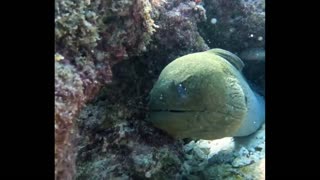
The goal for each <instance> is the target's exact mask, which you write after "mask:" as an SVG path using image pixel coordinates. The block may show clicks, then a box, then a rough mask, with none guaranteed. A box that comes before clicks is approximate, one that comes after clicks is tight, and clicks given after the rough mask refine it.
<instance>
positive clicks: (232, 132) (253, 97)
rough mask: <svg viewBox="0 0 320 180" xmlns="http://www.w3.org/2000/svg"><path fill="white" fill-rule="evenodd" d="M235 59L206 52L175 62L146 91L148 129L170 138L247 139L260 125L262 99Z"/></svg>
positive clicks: (222, 53)
mask: <svg viewBox="0 0 320 180" xmlns="http://www.w3.org/2000/svg"><path fill="white" fill-rule="evenodd" d="M243 67H244V63H243V62H242V61H241V59H240V58H239V57H237V56H236V55H235V54H233V53H231V52H229V51H226V50H223V49H211V50H208V51H205V52H199V53H193V54H188V55H185V56H182V57H180V58H177V59H175V60H174V61H172V62H171V63H170V64H168V65H167V66H166V67H165V68H164V69H163V70H162V72H161V73H160V76H159V78H158V80H157V82H156V83H155V85H154V87H153V88H152V90H151V91H150V101H149V108H150V110H151V112H150V118H149V119H148V120H149V121H151V122H152V124H153V125H154V126H155V127H157V128H160V129H162V130H164V131H166V132H167V133H168V134H170V135H171V136H173V137H175V138H178V139H180V138H197V139H208V140H213V139H219V138H223V137H234V136H247V135H250V134H252V133H254V132H255V131H256V130H257V129H258V128H259V127H260V126H261V124H262V123H263V122H264V120H265V105H264V104H265V103H264V98H263V97H261V96H260V95H258V94H257V93H255V92H253V91H252V89H251V88H250V87H249V85H248V83H247V82H246V80H245V78H244V77H243V75H242V74H241V70H242V68H243Z"/></svg>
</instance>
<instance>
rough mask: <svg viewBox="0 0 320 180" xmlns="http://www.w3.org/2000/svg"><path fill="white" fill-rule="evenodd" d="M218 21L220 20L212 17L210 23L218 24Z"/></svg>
mask: <svg viewBox="0 0 320 180" xmlns="http://www.w3.org/2000/svg"><path fill="white" fill-rule="evenodd" d="M217 22H218V20H217V19H216V18H212V19H211V20H210V23H211V24H216V23H217Z"/></svg>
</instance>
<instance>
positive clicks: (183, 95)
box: [177, 83, 187, 98]
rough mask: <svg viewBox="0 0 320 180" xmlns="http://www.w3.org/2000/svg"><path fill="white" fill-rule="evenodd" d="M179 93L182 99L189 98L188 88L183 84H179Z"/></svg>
mask: <svg viewBox="0 0 320 180" xmlns="http://www.w3.org/2000/svg"><path fill="white" fill-rule="evenodd" d="M177 92H178V94H179V96H180V97H181V98H186V97H187V88H186V87H185V86H184V85H183V84H182V83H179V84H178V86H177Z"/></svg>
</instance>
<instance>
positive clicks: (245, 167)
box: [183, 126, 265, 180]
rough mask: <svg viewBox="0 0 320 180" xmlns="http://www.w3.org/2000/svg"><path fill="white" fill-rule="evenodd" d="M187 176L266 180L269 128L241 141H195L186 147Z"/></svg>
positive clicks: (242, 138)
mask: <svg viewBox="0 0 320 180" xmlns="http://www.w3.org/2000/svg"><path fill="white" fill-rule="evenodd" d="M184 152H185V157H186V160H185V161H184V162H183V166H184V167H188V168H184V171H183V174H191V175H193V177H197V178H198V179H217V180H220V179H221V180H222V179H230V180H231V179H254V180H263V179H264V171H265V169H264V158H265V156H264V154H265V126H262V127H261V129H259V130H258V131H257V132H256V133H254V134H252V135H250V136H248V137H241V138H231V137H227V138H223V139H218V140H198V141H197V142H195V141H191V142H189V143H188V144H186V145H185V146H184Z"/></svg>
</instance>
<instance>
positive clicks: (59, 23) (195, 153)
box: [54, 0, 265, 180]
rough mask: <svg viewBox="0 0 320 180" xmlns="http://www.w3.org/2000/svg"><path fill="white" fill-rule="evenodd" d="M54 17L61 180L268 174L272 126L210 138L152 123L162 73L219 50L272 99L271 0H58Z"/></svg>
mask: <svg viewBox="0 0 320 180" xmlns="http://www.w3.org/2000/svg"><path fill="white" fill-rule="evenodd" d="M54 21H55V179H57V180H60V179H63V180H64V179H66V180H69V179H70V180H71V179H94V180H100V179H119V180H120V179H121V180H122V179H185V180H189V179H190V180H191V179H192V180H197V179H215V180H216V179H217V180H219V179H252V180H255V179H259V180H260V179H265V177H264V176H265V175H264V174H265V168H264V164H265V131H264V130H265V129H264V127H265V125H264V124H263V125H262V127H261V128H260V129H258V130H257V131H256V132H255V133H253V134H251V135H249V136H245V137H225V138H222V139H215V140H204V139H194V138H185V139H175V138H173V137H172V136H171V135H169V134H168V133H166V132H165V131H162V130H161V129H158V128H156V127H154V125H153V124H152V123H150V122H149V121H147V119H149V114H150V109H149V101H150V91H151V89H152V88H153V87H154V85H155V83H156V82H157V80H158V78H159V75H160V73H161V71H162V70H163V69H164V68H165V67H166V66H167V65H168V64H169V63H171V62H172V61H174V60H175V59H177V58H179V57H182V56H184V55H188V54H192V53H196V52H204V51H207V50H209V49H213V48H221V49H225V50H228V51H230V52H232V53H234V54H236V55H237V56H239V57H240V58H241V60H242V61H243V63H244V65H245V66H244V68H243V70H242V74H243V76H244V77H245V79H246V81H247V83H248V84H249V85H250V87H251V88H252V90H254V91H255V92H256V93H258V94H260V95H261V96H264V94H265V93H264V90H265V86H264V85H265V50H264V46H265V2H264V0H55V20H54ZM178 91H179V92H180V93H181V92H182V93H184V91H183V89H178Z"/></svg>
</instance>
